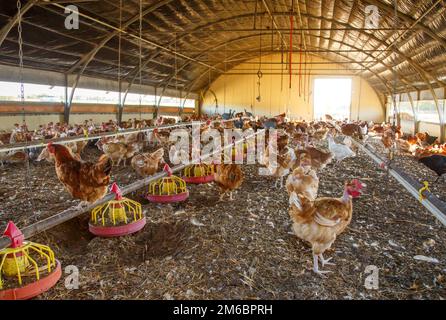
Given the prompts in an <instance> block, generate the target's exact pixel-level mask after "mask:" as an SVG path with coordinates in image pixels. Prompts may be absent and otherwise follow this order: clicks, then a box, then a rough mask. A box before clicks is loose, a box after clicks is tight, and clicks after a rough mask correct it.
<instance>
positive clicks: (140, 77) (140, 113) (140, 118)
mask: <svg viewBox="0 0 446 320" xmlns="http://www.w3.org/2000/svg"><path fill="white" fill-rule="evenodd" d="M138 62H139V90H141V87H142V0H139V61H138ZM157 116H158V110H157V109H156V107H155V113H154V118H157ZM139 121H140V123H141V121H142V93H141V91H140V92H139ZM140 127H141V125H140Z"/></svg>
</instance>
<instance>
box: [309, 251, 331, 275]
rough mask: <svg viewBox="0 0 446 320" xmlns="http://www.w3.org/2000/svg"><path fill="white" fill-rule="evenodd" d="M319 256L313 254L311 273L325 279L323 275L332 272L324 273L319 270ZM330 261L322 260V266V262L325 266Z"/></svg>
mask: <svg viewBox="0 0 446 320" xmlns="http://www.w3.org/2000/svg"><path fill="white" fill-rule="evenodd" d="M319 256H320V255H317V254H314V253H313V271H314V273H316V274H318V275H320V276H322V277H325V274H326V273H330V272H332V271H324V270H319V263H318V257H319ZM329 260H330V259H327V260H322V266H323V265H324V262H325V264H327V262H328V261H329Z"/></svg>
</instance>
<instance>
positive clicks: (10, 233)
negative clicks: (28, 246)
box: [3, 221, 25, 248]
mask: <svg viewBox="0 0 446 320" xmlns="http://www.w3.org/2000/svg"><path fill="white" fill-rule="evenodd" d="M3 235H4V236H5V237H8V238H9V239H11V245H10V246H9V247H10V248H17V247H21V246H22V245H23V241H24V240H25V236H24V235H23V233H22V231H20V229H19V228H17V226H16V225H15V224H14V222H12V221H9V222H8V225H7V226H6V229H5V232H4V233H3Z"/></svg>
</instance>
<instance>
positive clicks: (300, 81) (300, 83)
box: [299, 34, 303, 97]
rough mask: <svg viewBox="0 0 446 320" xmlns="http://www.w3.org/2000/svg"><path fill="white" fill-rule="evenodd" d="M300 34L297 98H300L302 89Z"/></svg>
mask: <svg viewBox="0 0 446 320" xmlns="http://www.w3.org/2000/svg"><path fill="white" fill-rule="evenodd" d="M302 40H303V39H302V34H301V35H300V44H299V97H300V96H301V93H302V92H301V88H302Z"/></svg>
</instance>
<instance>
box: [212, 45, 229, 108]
mask: <svg viewBox="0 0 446 320" xmlns="http://www.w3.org/2000/svg"><path fill="white" fill-rule="evenodd" d="M226 50H227V47H226V43H225V74H224V78H223V88H224V90H223V113H225V112H226V77H227V74H226V72H227V63H226V59H227V51H226ZM209 87H210V84H209Z"/></svg>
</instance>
